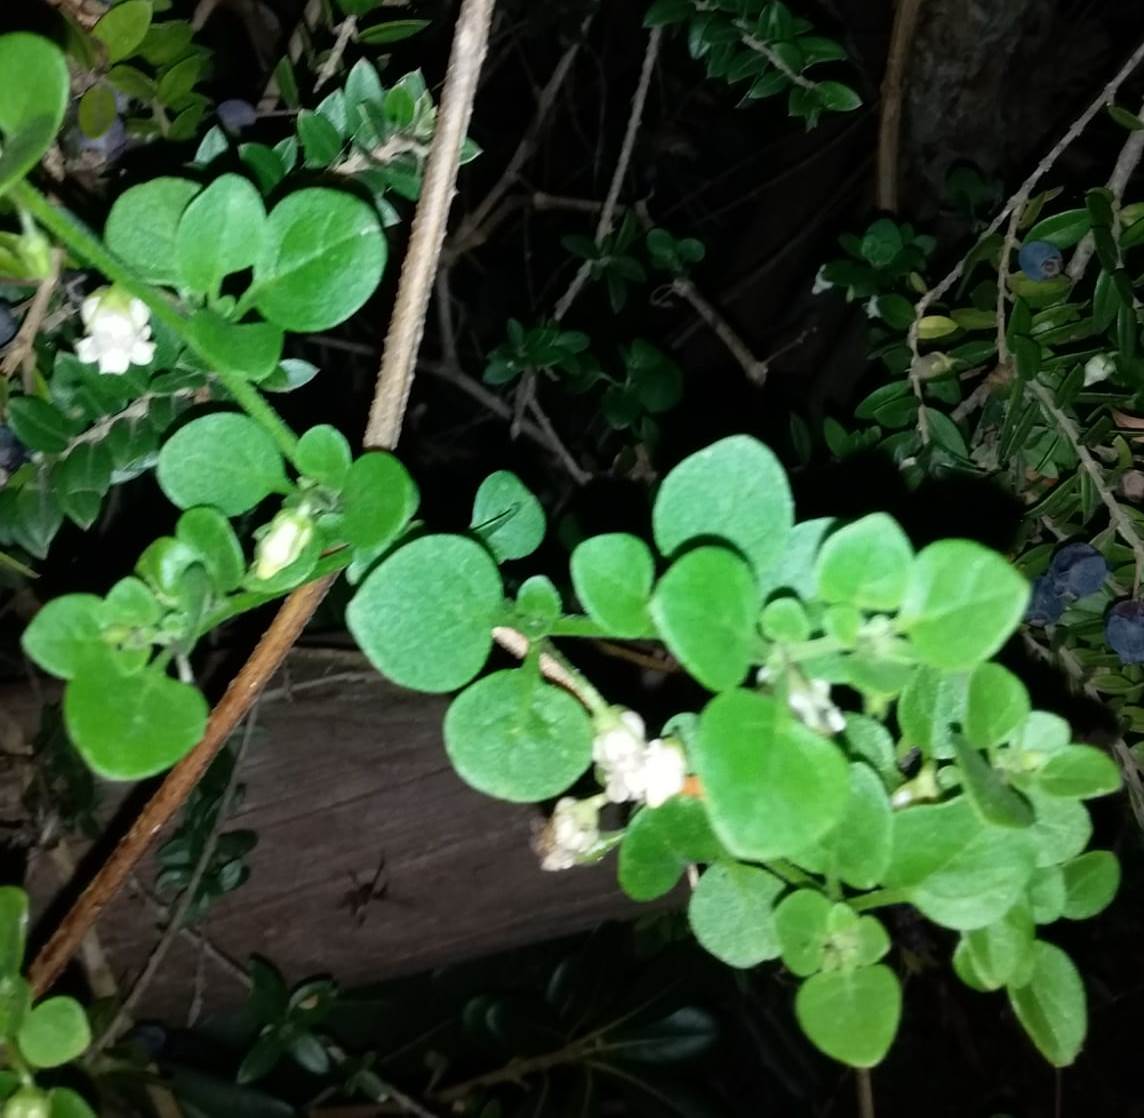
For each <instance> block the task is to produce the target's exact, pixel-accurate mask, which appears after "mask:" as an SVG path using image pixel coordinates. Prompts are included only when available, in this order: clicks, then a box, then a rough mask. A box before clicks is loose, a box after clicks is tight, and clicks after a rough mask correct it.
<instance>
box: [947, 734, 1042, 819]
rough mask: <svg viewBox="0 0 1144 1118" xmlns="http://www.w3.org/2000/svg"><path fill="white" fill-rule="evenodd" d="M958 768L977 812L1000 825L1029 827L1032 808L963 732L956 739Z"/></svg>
mask: <svg viewBox="0 0 1144 1118" xmlns="http://www.w3.org/2000/svg"><path fill="white" fill-rule="evenodd" d="M953 747H954V752H955V754H956V756H957V767H958V768H959V769H960V770H961V779H962V783H963V785H964V786H965V793H966V795H967V796H968V797H969V799H970V801H971V802H972V804H973V806H974V807H975V808H976V809H977V812H978V814H979V815H980V816H981V818H982V819H983V820H984V821H985V822H986V823H992V824H993V825H994V826H997V827H1028V826H1029V825H1030V824H1031V823H1032V822H1033V819H1034V814H1033V808H1032V806H1031V805H1030V804H1029V801H1028V800H1026V799H1025V798H1024V797H1023V796H1022V795H1021V794H1020V793H1019V792H1017V791H1014V789H1012V788H1010V787H1009V785H1008V784H1007V783H1006V782H1005V779H1004V777H1003V776H1002V775H1001V774H1000V773H999V772H998V771H997V770H996V769H995V768H993V766H992V765H991V764H990V763H989V762H988V761H987V760H986V759H985V758H984V757H983V756H982V755H981V754H980V753H979V752H978V751H977V750H976V749H974V747H973V746H971V745H969V744H968V742H966V741H964V740H963V739H962V738H961V737H960V735H958V736H955V737H954V739H953Z"/></svg>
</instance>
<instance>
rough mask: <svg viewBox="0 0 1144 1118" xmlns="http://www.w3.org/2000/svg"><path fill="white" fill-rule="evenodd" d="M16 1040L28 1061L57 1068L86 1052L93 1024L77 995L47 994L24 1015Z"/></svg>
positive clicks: (34, 1064) (36, 1065) (35, 1064)
mask: <svg viewBox="0 0 1144 1118" xmlns="http://www.w3.org/2000/svg"><path fill="white" fill-rule="evenodd" d="M16 1043H17V1044H18V1045H19V1047H20V1052H21V1053H22V1055H23V1057H24V1059H25V1060H27V1061H28V1063H30V1064H32V1065H33V1066H35V1067H38V1068H55V1067H59V1066H60V1065H61V1064H66V1063H69V1062H70V1061H72V1060H74V1059H75V1058H76V1057H77V1056H80V1055H82V1054H83V1052H84V1051H85V1049H86V1048H87V1046H88V1045H89V1044H90V1043H91V1026H90V1025H88V1023H87V1014H86V1013H84V1011H83V1006H81V1005H80V1004H79V1002H77V1001H76V1000H75V999H74V998H48V999H47V1000H46V1001H42V1002H40V1004H39V1005H37V1006H34V1007H33V1008H32V1010H31V1011H30V1012H29V1013H28V1014H27V1015H26V1016H25V1017H24V1021H23V1024H22V1025H21V1026H20V1031H19V1032H18V1033H17V1034H16Z"/></svg>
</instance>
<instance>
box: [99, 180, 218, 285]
mask: <svg viewBox="0 0 1144 1118" xmlns="http://www.w3.org/2000/svg"><path fill="white" fill-rule="evenodd" d="M201 190H202V187H201V186H199V184H198V183H197V182H191V181H190V180H189V179H177V178H157V179H151V180H150V181H149V182H145V183H140V185H139V186H133V187H131V189H130V190H125V191H124V192H123V193H122V194H121V195H120V196H119V197H118V198H117V199H116V200H115V204H114V205H113V206H112V207H111V212H110V213H108V215H107V225H106V226H105V227H104V232H103V237H104V240H105V241H107V247H108V248H110V249H111V250H112V251H113V252H114V253H116V254H117V255H118V256H121V257H122V258H123V259H124V260H125V261H126V262H127V263H128V264H130V265H131V266H132V267H133V268H134V269H135V271H137V272H138V273H139V275H140V276H141V277H142V278H143V279H145V280H148V281H149V282H150V283H162V284H168V285H174V284H176V283H177V282H178V279H179V267H178V254H177V253H176V251H175V236H176V232H177V230H178V227H179V219H180V218H181V217H182V216H183V212H184V211H185V210H186V208H187V206H188V205H190V202H191V199H192V198H194V197H195V195H196V194H198V193H199V191H201Z"/></svg>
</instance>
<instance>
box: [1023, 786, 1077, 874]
mask: <svg viewBox="0 0 1144 1118" xmlns="http://www.w3.org/2000/svg"><path fill="white" fill-rule="evenodd" d="M1026 795H1027V796H1028V798H1029V799H1030V800H1031V801H1032V804H1033V811H1034V813H1035V814H1036V817H1037V818H1036V821H1035V822H1034V823H1033V825H1032V826H1031V827H1030V828H1029V829H1028V831H1026V832H1025V833H1026V834H1028V835H1029V837H1030V838H1031V839H1032V840H1033V846H1034V848H1035V850H1036V855H1037V865H1038V866H1040V867H1042V868H1044V867H1046V866H1053V865H1056V864H1057V863H1059V862H1066V861H1068V860H1069V859H1070V858H1075V857H1076V856H1077V855H1078V854H1079V853H1080V852H1081V851H1082V850H1083V849H1084V848H1085V847H1086V846H1087V845H1088V840H1089V839H1090V838H1092V819H1091V817H1090V816H1089V814H1088V810H1087V808H1085V806H1084V804H1083V803H1081V802H1080V800H1074V799H1064V798H1062V797H1060V796H1052V795H1049V793H1047V792H1043V791H1041V790H1040V789H1039V788H1037V787H1036V786H1034V787H1032V788H1026Z"/></svg>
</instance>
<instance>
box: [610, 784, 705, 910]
mask: <svg viewBox="0 0 1144 1118" xmlns="http://www.w3.org/2000/svg"><path fill="white" fill-rule="evenodd" d="M724 857H726V852H725V851H724V850H723V848H722V846H720V845H719V840H718V839H717V838H716V837H715V835H714V833H713V832H712V830H711V824H710V822H709V820H708V818H707V812H706V811H705V810H704V808H703V805H702V804H701V803H700V802H699V801H698V800H697V799H694V798H692V797H690V796H674V797H672V798H671V799H670V800H668V801H667V803H665V804H663V805H662V806H661V807H656V808H651V807H644V808H641V809H640V810H639V811H637V812H636V814H635V815H634V816H633V817H632V820H631V822H630V823H629V824H628V827H627V830H626V831H625V832H624V839H623V843H622V844H621V846H620V865H619V881H620V887H621V888H622V889H623V891H624V892H625V893H627V895H628V896H629V897H631V898H632V899H633V900H637V901H653V900H655V899H656V898H657V897H662V896H664V895H665V894H667V893H670V892H671V890H672V889H674V888H675V886H676V884H677V883H678V881H679V879H680V877H682V876H683V871H684V870H686V869H687V867H688V866H689V865H693V864H695V863H697V862H716V861H719V860H720V859H721V858H724Z"/></svg>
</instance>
